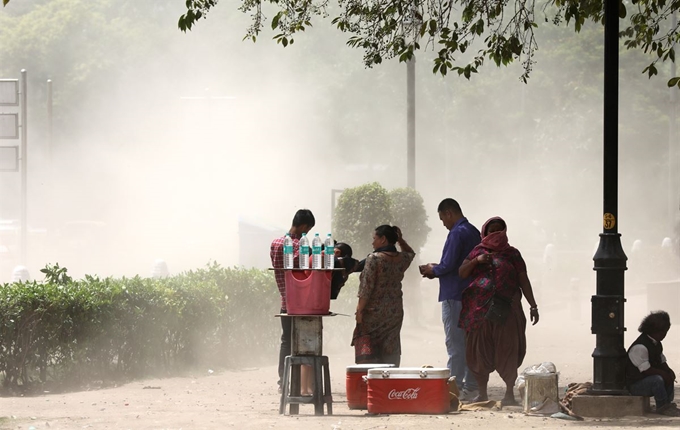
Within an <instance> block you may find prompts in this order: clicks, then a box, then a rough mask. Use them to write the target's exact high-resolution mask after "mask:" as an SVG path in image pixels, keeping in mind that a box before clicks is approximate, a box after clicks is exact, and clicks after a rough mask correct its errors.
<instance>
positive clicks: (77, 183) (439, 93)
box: [0, 1, 677, 280]
mask: <svg viewBox="0 0 680 430" xmlns="http://www.w3.org/2000/svg"><path fill="white" fill-rule="evenodd" d="M26 3H29V4H30V3H31V2H30V1H27V2H26ZM14 6H15V5H14V4H10V6H8V8H12V7H14ZM181 6H182V4H181V2H177V8H176V9H173V8H172V7H170V6H167V7H165V8H164V9H162V10H159V11H157V14H155V15H154V17H153V20H152V21H153V25H149V26H148V30H144V29H141V30H140V29H137V31H138V32H139V34H133V35H132V36H129V37H127V38H124V37H121V39H120V40H119V41H118V40H114V41H107V42H104V41H102V42H101V43H102V44H103V43H106V45H105V46H106V47H107V49H108V52H110V57H107V58H108V60H110V61H113V62H114V64H116V67H112V68H109V69H107V70H109V72H108V74H107V75H106V77H107V78H106V79H100V80H97V79H92V80H91V81H88V82H89V85H90V86H88V87H87V88H86V89H85V90H83V91H80V92H76V93H75V94H78V95H79V98H78V99H75V100H72V99H66V98H65V97H67V94H66V93H65V92H64V86H65V85H66V84H65V83H64V80H66V79H67V78H69V77H70V78H72V76H71V75H67V74H66V73H65V72H64V73H62V75H54V74H51V73H50V72H47V71H50V70H59V71H63V70H72V69H69V68H65V67H64V65H63V64H61V63H60V64H57V63H54V65H53V66H51V64H50V61H56V60H48V59H46V60H45V63H44V64H41V66H42V67H43V68H42V69H38V70H37V71H31V70H29V73H32V75H31V77H32V79H33V81H32V83H33V87H32V88H31V89H30V90H29V91H31V92H34V94H41V95H42V94H44V81H45V80H46V79H47V78H52V79H53V80H54V82H55V83H54V88H55V106H56V107H55V144H54V148H53V160H52V163H51V166H50V163H48V160H47V157H46V143H45V142H46V132H45V129H44V125H45V113H44V107H41V106H40V101H39V100H38V101H36V103H35V104H34V105H32V106H31V115H32V118H34V119H32V124H34V127H35V129H34V131H32V132H31V136H32V138H31V142H30V144H31V149H30V151H29V157H30V160H31V166H30V167H31V170H30V177H29V180H30V186H29V193H30V198H29V203H30V205H29V218H30V220H31V223H32V224H33V225H35V226H36V227H44V228H47V229H48V230H49V231H51V232H53V233H52V234H50V235H49V238H43V237H39V236H38V235H35V237H32V239H31V240H32V245H31V253H30V254H31V256H30V262H29V263H30V264H29V265H30V267H31V271H32V272H37V269H38V268H39V267H42V266H43V265H44V264H45V263H46V262H48V261H55V260H59V261H64V262H65V263H64V264H67V265H68V266H69V267H72V271H73V272H74V273H76V274H82V273H84V272H87V271H88V270H90V269H88V267H94V268H95V269H94V270H96V271H97V272H98V273H100V274H102V275H109V274H113V275H120V274H135V273H140V274H143V275H146V274H148V272H149V271H150V267H151V264H152V263H153V261H154V259H156V258H164V259H165V260H167V262H168V265H169V267H170V269H171V271H173V272H177V271H179V270H186V269H190V268H194V267H198V266H202V265H204V264H205V263H207V262H208V261H209V260H217V261H218V262H220V263H222V264H224V265H228V266H230V265H235V264H239V259H238V245H239V237H238V235H237V223H238V219H239V217H241V218H243V219H247V220H250V221H253V222H256V223H260V224H262V225H264V226H270V227H274V228H278V229H280V231H281V232H283V231H285V230H286V229H287V228H288V227H289V225H290V221H291V218H292V216H293V214H294V212H295V210H297V209H298V208H301V207H306V208H310V209H312V210H313V211H314V213H315V215H316V217H317V227H316V228H315V231H318V232H319V233H322V234H325V233H326V232H328V231H330V205H331V191H330V190H331V189H343V188H347V187H353V186H357V185H361V184H363V183H366V182H369V181H378V182H380V183H381V184H382V185H383V186H385V187H386V188H388V189H392V188H395V187H402V186H405V185H406V173H405V170H406V158H405V153H406V125H405V119H406V66H405V65H404V64H399V63H397V62H396V61H388V62H386V63H385V64H383V65H381V66H379V67H376V68H375V69H371V70H366V69H364V68H363V65H362V64H361V56H362V53H361V52H360V51H357V50H351V49H350V48H348V47H346V46H345V36H344V35H342V34H339V33H338V32H336V31H333V30H331V29H330V23H329V22H328V21H326V22H324V21H319V23H318V24H317V25H316V26H315V28H313V29H311V30H310V31H308V32H307V33H305V34H303V35H300V36H299V37H298V38H297V39H296V41H295V44H294V45H292V46H290V47H288V48H286V49H282V48H281V47H280V46H278V45H276V44H275V43H274V42H273V41H271V40H269V37H271V36H272V34H270V32H268V33H266V34H265V35H263V37H261V38H260V40H259V41H258V42H257V43H256V44H253V43H251V42H244V41H241V39H242V36H243V34H244V31H245V26H246V25H247V17H246V16H243V15H242V14H240V13H239V12H237V11H235V10H230V9H228V8H229V7H231V5H228V4H226V3H225V4H220V5H219V8H218V9H216V10H215V11H214V12H213V13H212V14H211V15H210V16H209V18H208V19H207V20H204V21H201V22H200V23H199V25H198V26H197V27H196V28H195V30H194V31H192V32H190V33H187V34H183V33H181V32H179V31H178V30H176V20H177V18H178V16H179V14H180V13H181V11H182V9H181ZM3 13H5V14H6V13H8V12H7V8H5V10H0V14H3ZM112 19H113V18H112ZM111 22H115V21H111ZM144 31H148V33H145V32H144ZM592 31H593V32H597V31H600V30H599V29H595V30H592ZM46 33H49V29H46ZM591 34H592V32H587V31H585V32H582V33H581V34H574V33H573V32H572V31H571V30H565V31H564V32H563V33H558V34H557V35H555V34H553V35H551V37H549V38H546V39H545V43H543V44H540V49H539V52H538V57H537V60H538V63H537V65H536V67H535V72H534V76H533V77H532V79H531V80H530V83H529V85H524V84H522V83H520V82H519V80H518V77H519V75H520V73H521V72H520V70H519V68H518V67H515V66H513V67H511V68H508V69H496V68H495V66H493V65H487V66H486V67H485V68H483V69H482V70H481V73H480V75H478V76H474V77H473V79H472V80H471V81H467V80H465V79H463V78H458V77H455V76H449V77H447V78H442V77H440V76H435V75H433V74H432V73H431V70H432V64H431V62H430V59H431V57H432V55H433V53H432V51H431V50H429V51H426V52H423V53H422V54H420V56H419V57H418V62H417V178H416V179H417V189H418V190H419V191H420V192H421V194H422V195H423V197H424V199H425V205H426V208H427V210H428V214H429V216H430V224H431V226H432V227H433V231H432V233H431V235H430V242H429V243H428V245H427V247H426V248H427V249H426V250H425V252H424V253H425V255H424V258H425V259H428V258H429V259H432V258H438V255H439V251H440V249H441V246H442V244H443V241H444V238H445V234H446V231H445V230H444V228H443V227H442V226H441V224H440V223H439V220H438V218H437V213H436V206H437V204H438V203H439V201H440V200H441V199H443V198H445V197H453V198H456V199H457V200H459V202H460V203H461V205H462V206H463V209H464V212H465V214H466V215H467V216H468V217H469V218H470V220H471V221H472V222H473V223H475V224H477V225H481V224H482V223H483V222H484V220H486V219H487V218H489V217H491V216H494V215H500V216H503V217H505V218H506V219H507V220H508V223H509V235H510V240H511V242H512V243H514V244H516V245H517V246H518V247H519V248H520V249H521V250H524V251H525V253H526V254H527V255H529V256H530V258H531V259H534V260H537V261H538V260H540V259H541V258H542V255H543V249H544V247H545V245H546V244H547V243H555V244H556V246H558V247H559V249H560V250H561V251H564V252H565V254H564V255H565V257H564V258H577V259H578V261H579V262H581V261H582V262H583V263H582V266H581V265H579V267H585V269H584V270H588V271H590V270H591V269H592V262H591V261H590V258H591V257H592V252H593V249H594V246H595V243H596V242H597V240H598V236H597V235H598V233H599V232H600V231H601V221H600V217H601V210H602V209H601V199H602V197H601V156H602V152H601V146H602V135H601V128H602V124H601V112H602V96H601V83H599V82H601V69H600V65H601V54H599V53H598V51H597V50H595V51H593V47H592V46H591V45H592V44H591V43H590V42H589V40H590V39H587V38H588V37H592V36H591ZM93 37H94V36H93ZM595 40H598V39H595ZM136 41H138V42H139V43H135V42H136ZM156 43H157V44H156ZM597 43H599V44H600V45H601V41H598V42H597ZM59 46H60V48H59V49H62V50H63V52H61V53H60V54H59V55H53V56H51V57H50V58H59V57H61V58H68V59H70V60H71V61H73V62H76V63H77V62H78V61H85V59H86V58H87V57H88V55H90V56H91V55H92V54H90V53H89V52H88V51H87V50H80V51H75V50H73V51H71V50H69V46H70V45H69V44H68V43H64V44H60V45H59ZM87 46H89V47H90V48H89V49H95V48H92V47H93V46H94V47H96V46H99V45H98V44H97V43H93V44H90V45H87ZM595 48H597V46H595ZM0 49H2V46H1V45H0ZM144 49H146V50H144ZM131 50H132V51H131ZM137 51H140V52H144V55H143V56H140V55H138V56H135V55H133V54H130V52H137ZM563 51H564V52H566V54H565V53H563ZM581 53H582V54H583V55H579V54H581ZM585 53H587V55H585ZM579 57H587V58H579ZM591 57H592V58H591ZM577 58H579V61H576V59H577ZM119 59H120V61H121V63H120V64H118V63H116V61H119ZM123 59H125V61H127V62H125V63H123V62H122V61H123ZM572 62H573V63H575V64H574V65H573V66H571V65H570V64H571V63H572ZM20 67H22V66H20V65H17V68H20ZM643 67H644V62H640V61H638V62H635V61H631V62H630V64H629V65H628V69H626V70H622V78H621V82H622V84H621V103H620V105H621V113H620V116H621V122H622V132H621V134H622V135H621V157H620V158H621V167H620V169H621V174H620V180H621V185H620V214H619V220H620V224H619V225H620V228H621V233H622V234H623V241H624V246H625V247H626V249H628V248H629V247H630V246H631V244H632V242H633V240H635V239H638V238H639V239H643V240H644V241H645V243H648V244H650V246H651V245H652V244H654V245H655V246H656V244H659V243H660V242H661V239H662V238H663V237H665V236H669V235H670V231H669V221H668V216H667V214H668V199H667V196H668V192H667V178H668V173H667V171H668V167H667V162H668V161H667V151H668V149H667V148H668V133H667V128H668V125H667V124H668V121H667V118H665V117H664V115H665V114H666V112H667V110H668V109H667V100H668V90H666V89H665V78H658V79H653V80H647V78H646V77H644V76H643V75H641V74H640V71H641V70H642V68H643ZM111 70H113V71H112V72H111ZM52 73H54V72H52ZM60 73H61V72H60ZM41 74H42V75H44V76H41ZM9 77H12V76H9ZM69 82H70V81H69ZM68 94H74V93H72V92H71V93H68ZM650 106H651V107H652V110H651V111H650V108H649V107H650ZM640 109H644V110H645V111H643V112H640ZM67 112H68V115H67V114H66V113H67ZM73 112H76V114H73ZM650 117H653V118H655V120H654V121H651V120H650V119H649V118H650ZM66 120H68V122H66ZM638 120H639V121H640V122H639V123H638V122H636V121H638ZM640 136H651V138H650V139H651V140H650V141H641V140H643V139H641V138H640ZM676 154H677V150H676ZM18 176H19V175H17V174H10V173H2V174H0V181H1V182H0V190H1V191H2V193H3V199H2V200H3V201H2V203H0V211H1V212H0V213H2V216H3V217H9V218H13V217H17V215H16V214H17V212H16V208H17V206H16V204H17V202H18V196H19V194H18ZM664 181H666V182H664ZM675 199H676V204H675V205H676V206H677V196H675ZM83 220H85V221H88V222H87V223H73V221H83ZM99 223H101V224H99ZM74 226H75V227H74ZM81 226H84V227H82V228H81ZM71 231H73V232H75V233H73V234H71V233H70V232H71ZM405 234H408V232H405ZM78 235H80V236H82V238H79V239H74V238H73V237H74V236H78ZM55 237H56V238H57V239H56V240H57V241H58V243H59V244H60V245H59V246H56V247H51V246H48V245H47V244H48V243H53V242H50V240H51V239H52V238H55ZM340 239H341V238H340ZM366 240H367V241H369V240H370V238H366ZM71 242H72V243H71ZM90 242H91V243H104V244H105V246H96V247H95V246H91V245H84V244H87V243H90ZM69 243H70V245H68V244H69ZM64 244H67V246H64ZM263 252H267V250H266V249H265V250H263ZM583 256H585V258H584V257H583ZM579 264H581V263H579ZM531 269H532V268H531V266H530V271H531ZM2 270H3V271H6V269H5V268H3V269H2ZM536 271H538V269H537V270H535V272H536ZM2 276H5V274H4V273H3V275H2ZM0 280H2V278H0Z"/></svg>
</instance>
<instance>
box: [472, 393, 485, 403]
mask: <svg viewBox="0 0 680 430" xmlns="http://www.w3.org/2000/svg"><path fill="white" fill-rule="evenodd" d="M488 400H489V396H482V395H481V394H480V395H479V396H477V397H475V398H474V399H472V403H477V402H487V401H488Z"/></svg>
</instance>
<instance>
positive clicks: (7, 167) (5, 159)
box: [0, 146, 19, 172]
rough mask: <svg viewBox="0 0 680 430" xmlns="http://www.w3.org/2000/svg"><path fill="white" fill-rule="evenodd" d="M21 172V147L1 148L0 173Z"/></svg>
mask: <svg viewBox="0 0 680 430" xmlns="http://www.w3.org/2000/svg"><path fill="white" fill-rule="evenodd" d="M18 171H19V147H18V146H0V172H18Z"/></svg>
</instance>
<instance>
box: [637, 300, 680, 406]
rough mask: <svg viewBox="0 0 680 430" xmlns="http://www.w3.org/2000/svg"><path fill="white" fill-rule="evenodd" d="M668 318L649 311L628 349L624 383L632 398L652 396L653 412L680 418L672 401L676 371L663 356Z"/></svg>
mask: <svg viewBox="0 0 680 430" xmlns="http://www.w3.org/2000/svg"><path fill="white" fill-rule="evenodd" d="M670 328H671V319H670V317H669V316H668V313H666V312H664V311H657V312H652V313H650V314H649V315H647V316H646V317H645V318H644V319H643V320H642V323H641V324H640V327H639V328H638V331H639V332H640V333H641V334H640V336H639V337H638V338H637V339H636V340H635V342H633V344H632V345H631V346H630V348H629V349H628V363H627V367H626V383H627V385H628V391H630V394H632V395H634V396H646V397H651V396H654V400H655V402H656V413H658V414H663V415H669V416H680V412H678V408H677V406H676V404H675V403H672V402H673V391H674V388H675V387H674V386H673V384H674V381H675V372H673V370H672V369H671V368H670V367H669V366H668V363H667V362H666V357H664V355H663V346H662V345H661V341H662V340H664V338H665V337H666V334H667V333H668V330H670Z"/></svg>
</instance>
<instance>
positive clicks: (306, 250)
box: [300, 246, 309, 255]
mask: <svg viewBox="0 0 680 430" xmlns="http://www.w3.org/2000/svg"><path fill="white" fill-rule="evenodd" d="M300 254H303V255H309V246H301V247H300Z"/></svg>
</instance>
